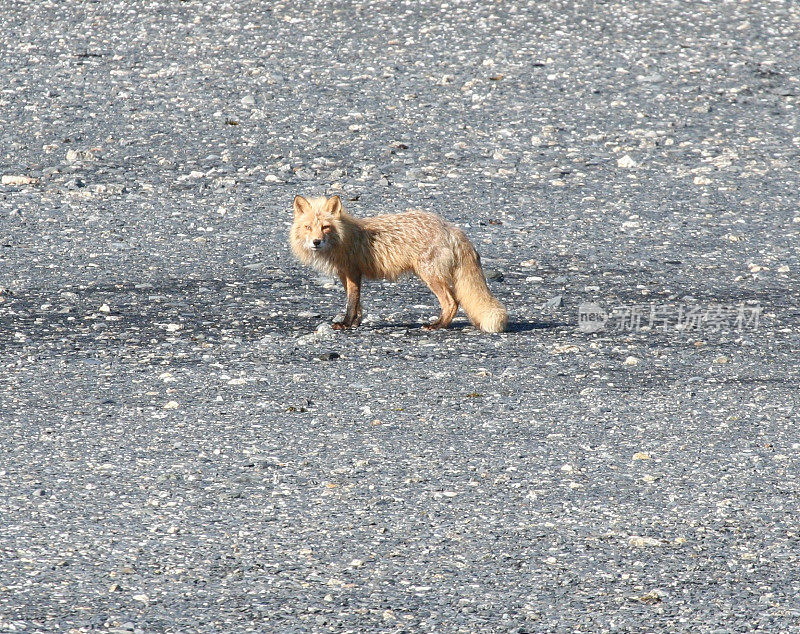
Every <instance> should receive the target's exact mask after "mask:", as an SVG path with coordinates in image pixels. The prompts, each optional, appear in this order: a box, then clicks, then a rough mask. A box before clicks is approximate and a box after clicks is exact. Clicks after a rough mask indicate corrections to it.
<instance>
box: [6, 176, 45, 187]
mask: <svg viewBox="0 0 800 634" xmlns="http://www.w3.org/2000/svg"><path fill="white" fill-rule="evenodd" d="M0 182H2V184H3V185H33V184H34V183H37V182H39V179H38V178H32V177H30V176H18V175H16V174H4V175H3V178H2V179H0Z"/></svg>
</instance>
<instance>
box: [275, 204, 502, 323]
mask: <svg viewBox="0 0 800 634" xmlns="http://www.w3.org/2000/svg"><path fill="white" fill-rule="evenodd" d="M290 243H291V246H292V251H293V252H294V254H295V255H296V256H297V258H298V259H299V260H300V261H301V262H303V263H304V264H310V265H311V266H313V267H314V268H316V269H318V270H319V271H322V272H324V273H327V274H329V275H333V274H336V275H337V276H338V277H339V279H340V280H341V281H342V284H344V287H345V290H346V292H347V308H346V311H345V315H344V319H343V320H342V321H337V322H334V323H333V327H334V328H335V329H337V330H339V329H344V328H355V327H357V326H358V325H359V324H360V323H361V316H362V311H361V298H360V297H361V280H362V279H364V278H366V279H387V280H395V279H397V278H398V277H399V276H400V275H402V274H403V273H414V274H415V275H417V276H418V277H419V278H420V279H421V280H422V281H423V282H425V284H427V285H428V287H429V288H430V289H431V290H432V291H433V294H434V295H436V298H437V299H438V300H439V303H440V304H441V305H442V312H441V314H440V315H439V318H438V319H436V321H434V322H433V323H430V324H426V325H424V326H423V327H422V328H423V329H424V330H435V329H437V328H445V327H447V326H448V325H449V324H450V322H451V321H452V320H453V317H455V314H456V311H457V310H458V306H459V304H460V305H461V306H462V308H463V309H464V311H465V312H466V313H467V316H468V317H469V318H470V321H472V323H473V324H475V326H476V327H478V328H480V329H481V330H483V331H485V332H502V331H504V330H505V329H506V325H507V324H508V314H507V313H506V309H505V308H504V307H503V305H502V304H501V303H500V302H498V301H497V300H496V299H495V298H494V297H493V296H492V294H491V292H489V288H488V287H487V286H486V279H485V278H484V276H483V270H482V269H481V262H480V256H479V255H478V253H477V252H476V251H475V247H473V246H472V243H471V242H470V241H469V239H468V238H467V236H465V235H464V232H463V231H461V229H459V228H458V227H455V226H453V225H451V224H450V223H448V222H447V221H445V220H444V218H442V217H440V216H437V215H436V214H432V213H428V212H424V211H406V212H404V213H399V214H386V215H381V216H374V217H372V218H355V217H353V216H351V215H349V214H348V213H347V212H346V211H345V210H344V209H343V208H342V201H341V199H340V198H339V197H338V196H333V197H332V198H328V199H326V198H311V199H309V200H306V199H305V198H303V197H302V196H297V197H295V199H294V223H293V224H292V230H291V235H290Z"/></svg>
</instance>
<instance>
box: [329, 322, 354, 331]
mask: <svg viewBox="0 0 800 634" xmlns="http://www.w3.org/2000/svg"><path fill="white" fill-rule="evenodd" d="M331 328H333V329H334V330H347V329H348V328H350V325H349V324H346V323H344V322H343V321H334V322H333V323H332V324H331Z"/></svg>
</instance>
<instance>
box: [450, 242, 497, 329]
mask: <svg viewBox="0 0 800 634" xmlns="http://www.w3.org/2000/svg"><path fill="white" fill-rule="evenodd" d="M464 251H466V252H464ZM454 273H455V275H454V276H453V278H454V279H453V291H454V292H455V296H456V301H458V303H459V304H461V307H462V308H463V309H464V312H465V313H467V317H469V319H470V321H471V322H472V323H473V324H475V327H476V328H480V329H481V330H483V331H484V332H503V331H504V330H505V329H506V326H507V325H508V313H507V312H506V309H505V308H504V307H503V305H502V304H501V303H500V302H498V301H497V300H496V299H495V297H494V296H493V295H492V293H491V292H490V291H489V287H488V286H487V285H486V278H485V277H484V276H483V270H482V269H481V265H480V260H479V258H478V254H477V253H476V252H475V250H474V249H472V248H469V250H468V251H467V250H466V249H464V250H463V251H462V253H461V258H459V263H458V264H457V265H456V268H455V271H454Z"/></svg>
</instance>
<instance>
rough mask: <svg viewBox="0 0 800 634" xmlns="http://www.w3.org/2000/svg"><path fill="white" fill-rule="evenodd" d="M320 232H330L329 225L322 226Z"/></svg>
mask: <svg viewBox="0 0 800 634" xmlns="http://www.w3.org/2000/svg"><path fill="white" fill-rule="evenodd" d="M322 230H323V231H330V230H331V226H330V225H322Z"/></svg>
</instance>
